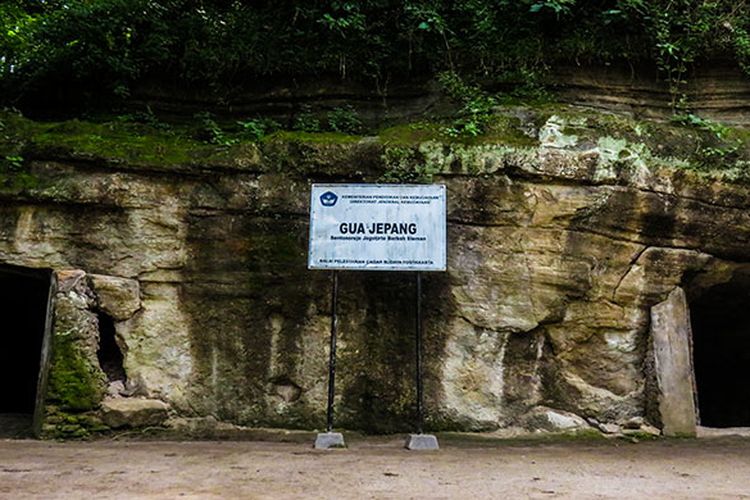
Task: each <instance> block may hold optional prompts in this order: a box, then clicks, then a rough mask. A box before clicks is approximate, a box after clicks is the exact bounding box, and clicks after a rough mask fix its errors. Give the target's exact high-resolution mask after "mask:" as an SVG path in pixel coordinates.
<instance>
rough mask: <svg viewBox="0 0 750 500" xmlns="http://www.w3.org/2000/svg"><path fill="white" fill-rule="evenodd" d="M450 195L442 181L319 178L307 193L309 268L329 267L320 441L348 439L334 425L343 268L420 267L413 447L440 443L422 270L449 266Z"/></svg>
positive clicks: (327, 444)
mask: <svg viewBox="0 0 750 500" xmlns="http://www.w3.org/2000/svg"><path fill="white" fill-rule="evenodd" d="M446 230H447V228H446V195H445V186H442V185H394V184H314V185H313V186H312V191H311V195H310V251H309V254H308V268H309V269H329V270H332V271H333V273H332V289H331V344H330V352H329V359H328V406H327V411H326V432H324V433H320V434H318V437H317V439H316V440H315V448H321V449H328V448H338V447H343V446H345V444H344V437H343V435H342V434H341V433H338V432H333V426H334V396H335V377H336V340H337V334H338V305H337V302H338V271H339V270H346V269H351V270H364V271H416V283H415V285H416V290H415V312H416V314H415V336H414V340H415V361H416V363H415V364H416V366H415V381H416V389H417V398H416V399H417V401H416V409H417V422H416V426H415V427H416V431H417V433H416V434H411V435H410V436H409V438H408V439H407V441H406V447H407V448H408V449H410V450H436V449H438V442H437V438H435V436H433V435H431V434H424V390H423V382H422V372H423V363H422V356H423V352H422V351H423V348H422V271H445V269H446V261H447V257H446Z"/></svg>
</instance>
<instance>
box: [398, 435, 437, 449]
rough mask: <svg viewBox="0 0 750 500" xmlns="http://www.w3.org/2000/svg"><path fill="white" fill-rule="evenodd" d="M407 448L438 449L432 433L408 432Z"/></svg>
mask: <svg viewBox="0 0 750 500" xmlns="http://www.w3.org/2000/svg"><path fill="white" fill-rule="evenodd" d="M405 446H406V449H407V450H416V451H423V450H439V449H440V446H439V445H438V440H437V438H436V437H435V436H434V435H432V434H409V437H407V438H406V445H405Z"/></svg>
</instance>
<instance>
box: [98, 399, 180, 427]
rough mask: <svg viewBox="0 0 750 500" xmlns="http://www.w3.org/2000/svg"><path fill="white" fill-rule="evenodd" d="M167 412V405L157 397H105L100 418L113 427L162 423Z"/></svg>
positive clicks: (165, 418) (145, 425)
mask: <svg viewBox="0 0 750 500" xmlns="http://www.w3.org/2000/svg"><path fill="white" fill-rule="evenodd" d="M168 413H169V405H168V404H167V403H165V402H163V401H159V400H157V399H141V398H115V399H105V400H104V401H102V407H101V415H102V420H103V421H104V423H105V424H107V425H108V426H109V427H111V428H113V429H117V428H120V427H147V426H158V425H162V424H163V423H164V422H165V421H166V420H167V417H168V416H169V415H168Z"/></svg>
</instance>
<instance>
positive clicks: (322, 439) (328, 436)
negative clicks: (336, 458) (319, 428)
mask: <svg viewBox="0 0 750 500" xmlns="http://www.w3.org/2000/svg"><path fill="white" fill-rule="evenodd" d="M313 448H315V449H316V450H331V449H336V448H346V443H345V442H344V435H343V434H341V433H340V432H320V433H318V435H317V436H316V437H315V444H313Z"/></svg>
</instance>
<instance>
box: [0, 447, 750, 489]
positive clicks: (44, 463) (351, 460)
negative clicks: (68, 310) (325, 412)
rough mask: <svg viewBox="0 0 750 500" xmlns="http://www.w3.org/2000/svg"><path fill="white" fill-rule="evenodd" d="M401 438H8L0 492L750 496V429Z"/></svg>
mask: <svg viewBox="0 0 750 500" xmlns="http://www.w3.org/2000/svg"><path fill="white" fill-rule="evenodd" d="M298 441H299V439H298ZM402 444H403V441H402V440H401V439H396V438H393V437H390V438H368V439H359V440H355V441H354V442H351V443H350V444H349V448H348V449H346V450H335V451H316V450H312V449H311V447H310V443H308V442H307V441H306V438H305V440H302V441H300V442H268V441H249V442H240V441H233V442H217V441H212V442H169V441H166V442H162V441H114V440H101V441H93V442H67V443H55V442H39V441H31V440H3V441H0V498H8V499H18V498H45V499H46V498H66V499H67V498H134V497H137V498H274V499H277V498H303V497H304V498H519V497H531V498H555V497H576V498H611V497H617V498H652V499H653V498H688V497H697V498H727V497H728V498H750V439H747V438H736V437H735V438H725V437H722V438H712V439H698V440H660V441H654V442H641V443H638V444H631V443H628V442H625V441H622V440H611V441H610V440H607V441H588V442H564V441H557V442H555V441H552V442H548V441H544V442H533V441H497V440H478V439H465V438H461V437H458V438H457V437H450V436H441V446H442V449H441V450H440V451H437V452H413V451H412V452H410V451H407V450H404V449H402V448H401V446H402Z"/></svg>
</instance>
